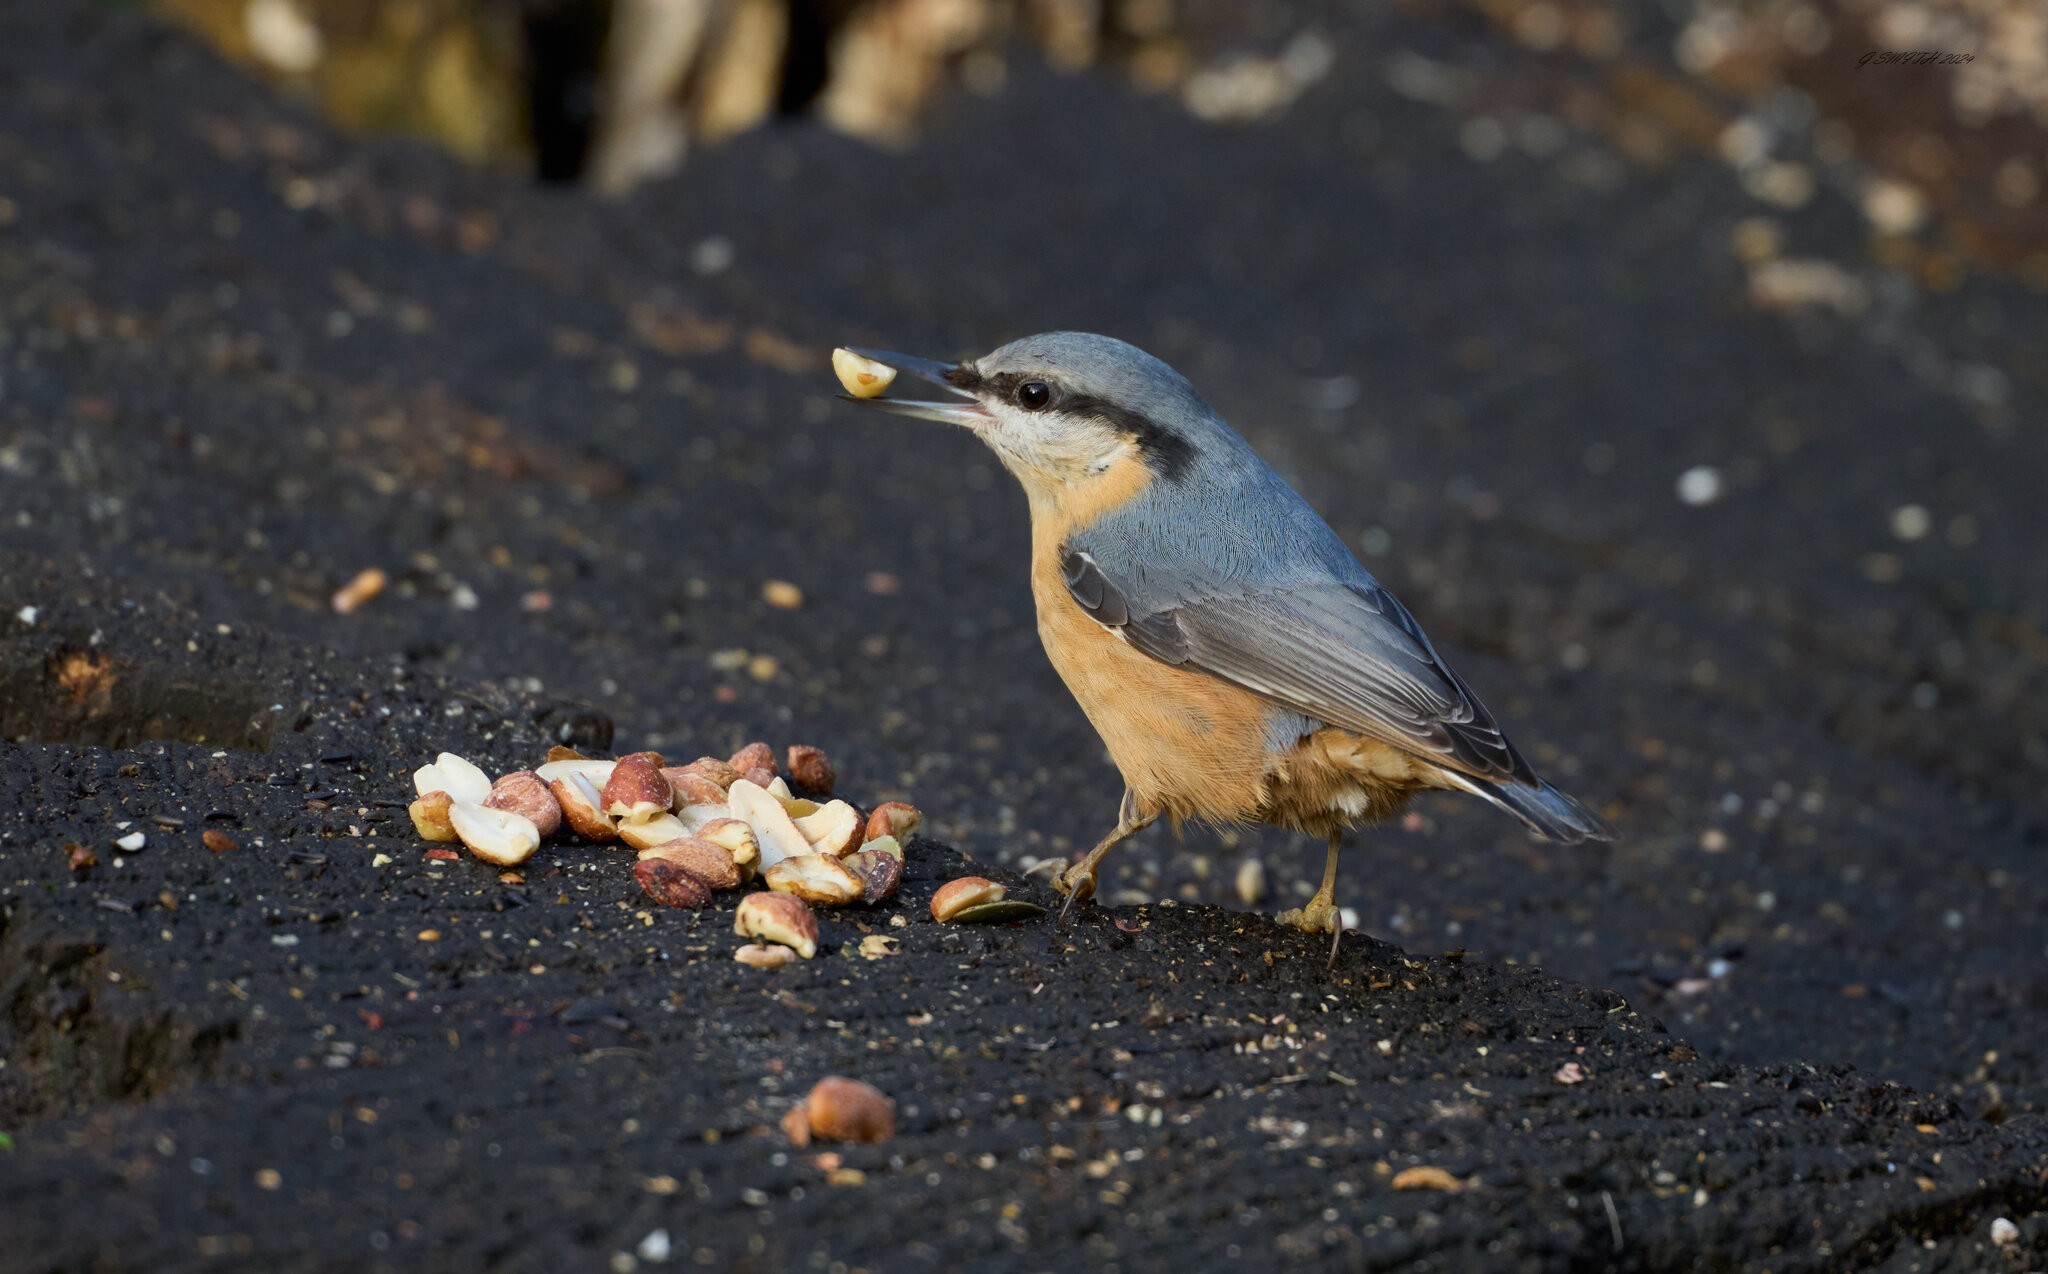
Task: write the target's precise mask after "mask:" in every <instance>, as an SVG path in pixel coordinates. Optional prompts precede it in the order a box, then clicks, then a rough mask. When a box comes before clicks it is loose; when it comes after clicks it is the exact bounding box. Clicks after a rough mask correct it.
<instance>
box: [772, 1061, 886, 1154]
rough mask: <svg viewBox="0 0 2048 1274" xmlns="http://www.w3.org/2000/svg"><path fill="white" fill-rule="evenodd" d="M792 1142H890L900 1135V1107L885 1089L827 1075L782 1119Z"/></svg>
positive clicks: (855, 1080)
mask: <svg viewBox="0 0 2048 1274" xmlns="http://www.w3.org/2000/svg"><path fill="white" fill-rule="evenodd" d="M782 1131H783V1132H784V1133H786V1134H788V1136H789V1139H790V1141H792V1142H794V1143H795V1144H797V1145H799V1146H808V1145H809V1144H811V1142H812V1141H813V1140H817V1141H887V1140H889V1138H891V1137H893V1136H895V1135H896V1103H895V1102H893V1101H890V1100H889V1099H888V1097H887V1096H885V1095H884V1094H883V1092H882V1090H881V1089H879V1088H876V1087H875V1086H874V1085H873V1084H863V1083H862V1082H861V1081H859V1080H857V1079H847V1078H845V1077H844V1076H841V1075H827V1076H826V1077H825V1078H823V1079H821V1080H819V1081H818V1082H817V1083H816V1084H815V1085H813V1086H812V1088H811V1091H810V1093H809V1095H807V1096H806V1097H805V1098H804V1099H803V1101H801V1102H799V1103H798V1104H797V1105H796V1106H794V1107H792V1108H791V1109H790V1112H789V1113H788V1114H787V1115H785V1116H783V1118H782Z"/></svg>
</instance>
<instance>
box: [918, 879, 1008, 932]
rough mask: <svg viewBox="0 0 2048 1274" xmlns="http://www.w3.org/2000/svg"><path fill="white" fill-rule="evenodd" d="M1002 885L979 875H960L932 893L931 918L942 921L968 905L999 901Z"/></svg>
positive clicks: (955, 914) (1001, 895) (1001, 897)
mask: <svg viewBox="0 0 2048 1274" xmlns="http://www.w3.org/2000/svg"><path fill="white" fill-rule="evenodd" d="M1002 899H1003V887H1002V886H1001V885H998V884H997V883H996V882H994V881H993V880H986V879H983V878H982V877H980V876H962V877H961V878H960V879H958V880H949V881H947V882H946V883H945V884H943V885H940V886H939V892H937V893H935V894H933V895H932V919H934V920H937V921H939V922H941V923H944V922H946V921H948V920H951V919H952V918H953V917H955V916H957V915H959V914H960V913H961V912H962V911H964V910H966V909H967V908H969V907H974V906H978V905H980V904H982V903H987V902H1001V901H1002Z"/></svg>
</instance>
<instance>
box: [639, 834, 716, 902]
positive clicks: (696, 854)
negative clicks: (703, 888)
mask: <svg viewBox="0 0 2048 1274" xmlns="http://www.w3.org/2000/svg"><path fill="white" fill-rule="evenodd" d="M650 858H659V859H661V860H662V861H663V862H669V863H674V864H675V865H676V866H678V867H680V868H682V869H683V870H684V871H686V872H689V873H690V874H691V875H692V876H695V877H696V878H697V879H699V880H701V881H703V882H704V883H705V884H707V885H709V886H711V888H713V889H714V890H717V889H738V888H739V887H740V868H739V864H738V863H735V862H734V861H733V860H732V855H731V854H729V853H727V852H726V851H725V850H724V849H722V848H720V847H719V846H717V845H713V844H712V843H710V842H709V841H703V840H698V839H696V838H695V837H690V836H685V837H684V838H682V839H681V840H671V841H663V842H662V843H661V844H659V845H655V846H652V847H651V848H648V849H643V850H641V851H640V861H641V862H643V863H644V862H646V861H647V860H648V859H650Z"/></svg>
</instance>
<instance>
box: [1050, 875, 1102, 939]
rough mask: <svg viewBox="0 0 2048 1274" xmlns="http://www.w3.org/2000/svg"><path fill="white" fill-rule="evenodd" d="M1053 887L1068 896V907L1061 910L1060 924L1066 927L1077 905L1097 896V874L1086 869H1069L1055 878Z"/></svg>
mask: <svg viewBox="0 0 2048 1274" xmlns="http://www.w3.org/2000/svg"><path fill="white" fill-rule="evenodd" d="M1052 887H1053V888H1054V889H1057V890H1058V891H1059V892H1061V893H1063V894H1065V895H1066V896H1067V901H1066V905H1065V906H1062V907H1061V908H1060V924H1061V925H1065V924H1066V923H1067V920H1068V918H1069V917H1071V916H1072V914H1073V911H1074V904H1075V903H1077V902H1086V901H1088V900H1089V899H1090V898H1093V897H1094V896H1095V873H1094V872H1092V871H1089V870H1088V869H1087V868H1085V867H1068V868H1066V869H1065V870H1063V871H1061V872H1060V874H1059V875H1057V876H1055V877H1053V880H1052Z"/></svg>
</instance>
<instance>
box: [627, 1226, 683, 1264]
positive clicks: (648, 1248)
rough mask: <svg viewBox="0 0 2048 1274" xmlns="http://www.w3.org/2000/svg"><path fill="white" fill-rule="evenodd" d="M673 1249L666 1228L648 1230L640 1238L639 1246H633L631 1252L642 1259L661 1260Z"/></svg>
mask: <svg viewBox="0 0 2048 1274" xmlns="http://www.w3.org/2000/svg"><path fill="white" fill-rule="evenodd" d="M673 1250H674V1248H673V1245H671V1244H670V1242H669V1237H668V1231H667V1230H649V1231H648V1232H647V1237H646V1238H644V1239H642V1240H640V1246H639V1247H636V1248H634V1249H633V1252H634V1254H635V1255H637V1256H638V1257H639V1258H640V1259H641V1260H643V1261H649V1262H661V1261H666V1260H667V1259H668V1257H669V1253H670V1252H671V1251H673Z"/></svg>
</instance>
